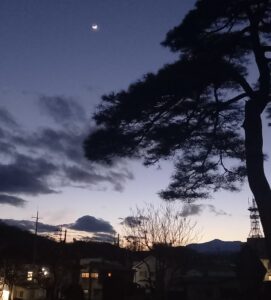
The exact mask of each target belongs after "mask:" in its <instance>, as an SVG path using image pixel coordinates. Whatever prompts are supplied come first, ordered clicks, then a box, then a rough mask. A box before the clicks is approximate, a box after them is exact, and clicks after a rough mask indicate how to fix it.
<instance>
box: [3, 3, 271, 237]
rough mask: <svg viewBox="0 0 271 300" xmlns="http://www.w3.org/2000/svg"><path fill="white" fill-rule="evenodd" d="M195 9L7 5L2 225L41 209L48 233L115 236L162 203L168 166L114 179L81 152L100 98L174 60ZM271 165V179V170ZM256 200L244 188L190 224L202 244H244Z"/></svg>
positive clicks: (131, 165) (130, 165)
mask: <svg viewBox="0 0 271 300" xmlns="http://www.w3.org/2000/svg"><path fill="white" fill-rule="evenodd" d="M193 4H194V1H192V0H182V1H180V0H169V1H167V0H117V1H116V0H96V1H94V0H1V1H0V65H1V72H0V125H1V127H0V129H2V130H1V131H0V136H1V137H2V140H1V141H2V144H1V154H0V159H1V166H0V181H2V183H0V192H2V194H4V195H5V197H3V196H2V198H1V197H0V218H1V219H12V220H21V219H23V220H31V217H32V216H34V215H35V214H36V210H37V209H39V212H40V215H41V217H42V222H43V223H46V224H51V225H58V224H69V225H68V227H70V228H71V229H76V228H78V219H79V221H81V223H82V224H83V222H82V221H87V222H90V223H91V222H93V221H94V222H96V223H97V222H98V223H99V222H100V223H99V224H98V225H101V226H103V225H106V226H107V231H106V230H104V231H106V232H108V233H110V232H111V231H112V227H110V226H109V225H110V224H111V225H112V226H113V227H114V228H115V230H116V231H119V228H120V225H119V223H120V220H119V218H124V217H126V216H128V215H129V213H130V208H131V207H134V206H135V205H138V206H141V205H143V203H144V202H153V203H155V204H156V203H157V204H158V203H160V202H161V200H159V198H158V196H157V192H158V191H159V190H160V189H162V188H165V187H166V186H167V183H168V182H169V178H170V174H171V170H172V169H171V165H170V164H165V163H162V164H161V168H159V169H157V168H147V169H146V168H144V167H142V166H141V165H140V162H135V161H133V162H126V163H125V164H123V163H122V164H120V165H119V166H118V167H117V168H116V169H114V170H106V169H102V168H100V167H99V166H94V165H91V164H90V163H88V162H87V161H85V160H84V158H83V153H82V149H81V142H82V140H83V139H84V137H85V135H86V133H87V132H88V131H89V130H91V128H92V126H93V124H92V123H91V121H90V119H91V115H92V113H93V112H94V111H95V107H96V105H97V104H98V103H99V99H100V96H101V95H102V94H104V93H108V92H111V91H118V90H120V89H125V88H126V87H127V86H128V85H129V83H131V82H133V81H135V80H137V79H139V78H141V77H142V75H143V74H144V73H146V72H155V71H157V70H158V69H159V68H160V67H161V66H163V64H165V63H170V62H172V61H174V60H175V59H176V56H175V55H174V54H172V53H170V52H169V51H168V49H165V48H163V47H161V46H160V42H161V41H162V40H163V39H164V37H165V34H166V33H167V31H168V30H169V29H171V28H172V27H173V26H175V25H177V24H178V23H179V22H180V21H181V20H182V18H183V16H184V15H185V14H186V13H187V11H188V10H189V9H191V8H192V7H193ZM94 23H97V24H98V26H99V30H98V31H96V32H94V31H92V30H91V25H92V24H94ZM2 131H3V132H2ZM1 134H2V135H1ZM265 137H267V128H265ZM270 146H271V145H270V141H269V142H268V143H266V144H265V148H266V149H268V148H269V149H270ZM266 152H267V151H266ZM7 165H9V169H8V171H7V168H5V167H6V166H7ZM266 165H267V167H268V168H269V170H270V162H269V161H267V162H266ZM28 168H31V172H30V171H29V172H28V171H27V170H28ZM33 170H34V171H35V172H34V171H33ZM1 172H2V174H1ZM7 174H8V175H7ZM15 174H16V176H19V177H20V178H19V179H18V180H17V181H16V182H15V180H14V178H15V176H14V175H15ZM18 174H20V175H18ZM12 176H13V177H12ZM7 178H8V179H7ZM10 178H11V179H10ZM269 178H270V177H269ZM31 180H32V181H31ZM3 182H4V183H3ZM1 184H2V187H1ZM7 195H8V196H9V198H8V197H6V196H7ZM11 197H13V198H11ZM248 198H251V193H250V192H249V190H248V188H247V187H246V186H245V187H244V189H243V192H242V193H234V194H232V193H224V192H223V193H219V194H215V195H214V196H213V199H210V200H205V201H202V202H200V203H198V204H199V205H198V206H197V209H196V210H195V213H196V214H195V215H192V216H191V218H192V219H193V220H196V221H197V222H198V227H199V228H200V229H201V232H202V241H206V240H210V239H213V238H220V239H224V240H245V239H246V237H247V234H248V232H249V218H248V211H247V207H248ZM12 199H13V200H12ZM23 200H24V201H26V202H23ZM23 204H24V205H23ZM22 205H23V206H22ZM83 216H92V217H94V218H90V217H89V218H88V219H87V220H86V218H85V219H84V220H82V219H80V218H81V217H83ZM101 219H102V220H101ZM97 220H98V221H97ZM81 223H80V224H81ZM84 225H86V223H84V224H83V225H82V226H83V227H84ZM88 225H89V226H90V225H91V224H87V226H88ZM94 225H95V224H94ZM94 225H93V226H94ZM96 225H97V224H96ZM108 226H109V227H108ZM90 227H91V226H90ZM94 227H95V226H94ZM94 227H91V228H94ZM91 228H90V229H89V231H91V230H92V229H91ZM97 232H98V230H97Z"/></svg>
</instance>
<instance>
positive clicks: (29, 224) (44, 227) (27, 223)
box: [1, 219, 59, 233]
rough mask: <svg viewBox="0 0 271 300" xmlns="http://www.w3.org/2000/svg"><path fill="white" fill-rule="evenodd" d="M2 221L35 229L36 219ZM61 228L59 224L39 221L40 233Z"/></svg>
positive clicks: (25, 228)
mask: <svg viewBox="0 0 271 300" xmlns="http://www.w3.org/2000/svg"><path fill="white" fill-rule="evenodd" d="M1 221H2V222H3V223H5V224H7V225H10V226H15V227H18V228H20V229H23V230H28V231H34V230H35V226H36V223H35V222H34V221H28V220H14V219H1ZM58 229H59V226H54V225H49V224H44V223H40V222H39V223H38V232H39V233H52V232H56V231H57V230H58Z"/></svg>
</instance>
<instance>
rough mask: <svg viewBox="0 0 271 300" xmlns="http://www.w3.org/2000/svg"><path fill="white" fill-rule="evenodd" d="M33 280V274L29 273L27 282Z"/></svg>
mask: <svg viewBox="0 0 271 300" xmlns="http://www.w3.org/2000/svg"><path fill="white" fill-rule="evenodd" d="M32 280H33V272H32V271H29V272H27V281H32Z"/></svg>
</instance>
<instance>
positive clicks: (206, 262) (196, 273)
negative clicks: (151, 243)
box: [133, 248, 240, 300]
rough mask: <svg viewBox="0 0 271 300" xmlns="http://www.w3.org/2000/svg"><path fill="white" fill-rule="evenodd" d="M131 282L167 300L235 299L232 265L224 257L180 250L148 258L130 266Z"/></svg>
mask: <svg viewBox="0 0 271 300" xmlns="http://www.w3.org/2000/svg"><path fill="white" fill-rule="evenodd" d="M133 269H134V271H135V273H134V282H135V283H136V284H137V285H138V286H139V287H141V288H143V289H144V290H145V295H148V294H150V293H152V295H153V297H154V298H155V297H156V296H159V295H161V294H162V293H163V294H164V298H165V299H168V300H175V299H178V300H179V299H183V300H201V299H202V300H207V299H208V300H222V299H225V300H226V299H227V300H233V299H234V300H235V299H236V300H237V299H238V296H239V295H240V294H239V290H240V288H239V282H238V281H237V274H236V266H235V265H234V264H233V262H232V260H231V259H230V258H227V257H223V256H221V257H219V256H206V255H200V254H195V253H193V252H190V253H189V252H187V251H186V250H184V249H176V248H175V249H169V251H167V252H166V253H164V254H163V255H156V256H154V255H149V256H146V257H145V258H143V259H142V260H141V261H139V262H136V263H135V264H134V266H133Z"/></svg>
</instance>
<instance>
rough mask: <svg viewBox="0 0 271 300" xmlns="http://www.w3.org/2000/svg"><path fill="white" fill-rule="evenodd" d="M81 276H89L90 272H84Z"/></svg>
mask: <svg viewBox="0 0 271 300" xmlns="http://www.w3.org/2000/svg"><path fill="white" fill-rule="evenodd" d="M81 277H82V278H89V273H87V272H84V273H82V274H81Z"/></svg>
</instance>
